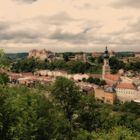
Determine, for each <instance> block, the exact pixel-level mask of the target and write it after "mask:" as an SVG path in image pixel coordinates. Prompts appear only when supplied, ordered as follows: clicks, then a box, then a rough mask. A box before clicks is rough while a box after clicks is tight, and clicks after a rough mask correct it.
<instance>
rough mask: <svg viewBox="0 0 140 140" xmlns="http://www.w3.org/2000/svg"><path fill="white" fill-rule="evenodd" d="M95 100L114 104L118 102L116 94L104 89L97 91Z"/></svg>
mask: <svg viewBox="0 0 140 140" xmlns="http://www.w3.org/2000/svg"><path fill="white" fill-rule="evenodd" d="M95 99H96V100H99V101H102V102H104V103H109V104H113V103H114V102H115V100H116V94H115V93H114V92H109V91H105V90H104V89H101V88H97V89H95Z"/></svg>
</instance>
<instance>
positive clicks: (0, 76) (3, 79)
mask: <svg viewBox="0 0 140 140" xmlns="http://www.w3.org/2000/svg"><path fill="white" fill-rule="evenodd" d="M8 82H9V76H8V75H7V74H6V73H0V84H2V85H6V84H7V83H8Z"/></svg>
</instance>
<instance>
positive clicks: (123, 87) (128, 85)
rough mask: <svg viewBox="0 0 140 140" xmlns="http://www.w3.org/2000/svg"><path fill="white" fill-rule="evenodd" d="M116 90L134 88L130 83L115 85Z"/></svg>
mask: <svg viewBox="0 0 140 140" xmlns="http://www.w3.org/2000/svg"><path fill="white" fill-rule="evenodd" d="M117 88H121V89H136V88H135V86H134V85H133V84H130V83H120V84H119V85H117Z"/></svg>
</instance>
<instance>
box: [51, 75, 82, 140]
mask: <svg viewBox="0 0 140 140" xmlns="http://www.w3.org/2000/svg"><path fill="white" fill-rule="evenodd" d="M51 92H52V94H53V96H54V97H55V99H56V100H57V101H58V103H60V106H61V108H62V109H63V111H64V115H65V117H66V118H67V119H68V122H69V124H70V129H69V136H68V137H69V139H70V140H71V139H72V137H73V131H74V118H75V116H76V114H77V110H78V109H79V103H80V99H81V95H80V92H79V89H78V87H77V86H75V84H74V82H73V81H71V80H68V79H66V78H64V77H58V78H57V79H56V82H55V83H54V85H53V87H52V91H51Z"/></svg>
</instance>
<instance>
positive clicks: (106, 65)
mask: <svg viewBox="0 0 140 140" xmlns="http://www.w3.org/2000/svg"><path fill="white" fill-rule="evenodd" d="M106 74H110V66H109V52H108V48H107V47H106V49H105V52H104V65H103V71H102V78H103V79H105V78H104V76H105V75H106Z"/></svg>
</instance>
